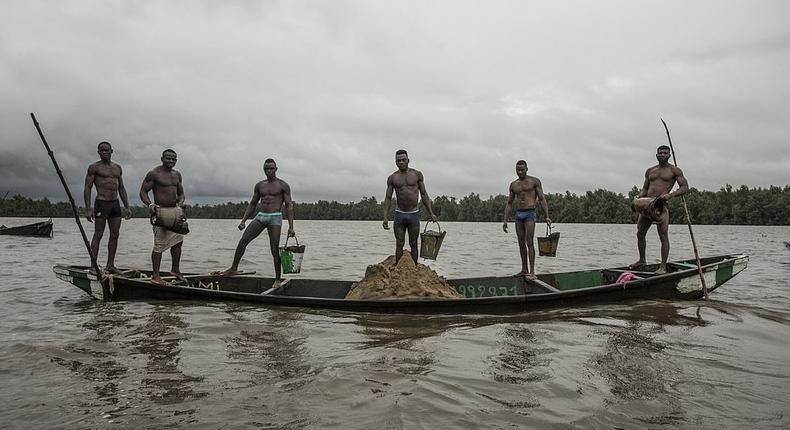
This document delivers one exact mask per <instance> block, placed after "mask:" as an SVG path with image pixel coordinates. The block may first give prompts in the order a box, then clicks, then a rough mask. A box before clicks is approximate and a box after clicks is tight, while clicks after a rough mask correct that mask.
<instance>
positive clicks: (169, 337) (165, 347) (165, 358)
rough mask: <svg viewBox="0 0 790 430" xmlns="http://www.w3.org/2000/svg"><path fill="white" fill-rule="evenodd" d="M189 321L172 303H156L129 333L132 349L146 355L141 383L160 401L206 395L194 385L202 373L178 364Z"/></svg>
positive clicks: (152, 397)
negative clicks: (191, 373)
mask: <svg viewBox="0 0 790 430" xmlns="http://www.w3.org/2000/svg"><path fill="white" fill-rule="evenodd" d="M186 327H187V325H186V323H184V321H183V320H182V319H181V317H180V316H179V315H178V314H177V313H176V312H175V309H173V308H172V307H171V306H167V305H156V306H155V307H154V309H153V310H152V311H151V312H150V313H149V314H148V316H147V317H146V318H145V321H144V323H143V324H142V325H140V326H139V327H137V328H136V329H135V330H133V331H132V332H131V333H129V334H128V337H129V339H130V343H131V345H132V346H133V351H134V352H135V353H137V354H142V355H144V356H145V358H146V363H145V367H144V376H143V378H142V379H141V381H140V382H141V383H142V384H143V386H144V388H146V392H147V397H149V398H150V399H151V400H152V401H154V402H156V403H160V404H173V403H181V402H183V401H184V400H186V399H195V398H201V397H205V396H206V393H201V392H195V391H194V390H193V387H192V385H193V384H194V383H195V382H199V381H202V380H203V378H202V377H195V376H188V375H185V374H184V373H183V372H182V371H181V370H180V368H179V361H180V359H181V357H180V353H181V348H180V344H181V342H182V341H184V340H185V339H186V336H185V335H184V331H185V329H186Z"/></svg>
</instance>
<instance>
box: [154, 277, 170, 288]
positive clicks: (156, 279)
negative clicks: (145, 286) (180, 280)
mask: <svg viewBox="0 0 790 430" xmlns="http://www.w3.org/2000/svg"><path fill="white" fill-rule="evenodd" d="M151 283H154V284H156V285H165V286H170V285H171V284H170V283H169V282H167V281H165V280H164V279H162V278H161V277H159V276H152V277H151Z"/></svg>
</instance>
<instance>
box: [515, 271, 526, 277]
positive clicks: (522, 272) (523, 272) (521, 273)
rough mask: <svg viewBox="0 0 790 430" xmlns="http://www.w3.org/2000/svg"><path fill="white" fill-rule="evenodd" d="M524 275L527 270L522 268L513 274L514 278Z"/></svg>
mask: <svg viewBox="0 0 790 430" xmlns="http://www.w3.org/2000/svg"><path fill="white" fill-rule="evenodd" d="M524 276H527V271H526V270H522V271H520V272H518V273H516V274H515V275H513V277H514V278H521V277H524Z"/></svg>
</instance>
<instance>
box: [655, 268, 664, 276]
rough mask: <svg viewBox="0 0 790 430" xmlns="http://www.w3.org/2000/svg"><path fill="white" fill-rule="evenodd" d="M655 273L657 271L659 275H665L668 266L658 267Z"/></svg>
mask: <svg viewBox="0 0 790 430" xmlns="http://www.w3.org/2000/svg"><path fill="white" fill-rule="evenodd" d="M655 273H656V274H657V275H663V274H665V273H667V268H666V266H661V267H659V268H658V270H656V271H655Z"/></svg>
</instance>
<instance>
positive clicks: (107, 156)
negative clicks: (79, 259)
mask: <svg viewBox="0 0 790 430" xmlns="http://www.w3.org/2000/svg"><path fill="white" fill-rule="evenodd" d="M98 152H99V158H100V159H99V161H97V162H95V163H93V164H91V165H90V166H88V174H87V175H85V189H84V191H83V196H84V198H85V211H86V212H87V214H86V218H87V219H88V222H94V220H95V221H96V222H95V224H94V230H93V239H92V240H91V252H93V255H94V256H95V257H96V258H97V259H98V256H99V244H100V243H101V239H102V236H103V235H104V229H105V227H106V226H107V225H109V226H110V240H108V241H107V266H105V268H104V269H105V270H106V271H107V272H109V273H120V271H119V270H118V269H117V268H116V267H115V251H116V250H117V249H118V235H119V234H120V232H121V215H123V216H124V217H125V218H126V219H129V218H131V217H132V211H131V210H130V209H129V197H128V196H127V195H126V187H124V185H123V178H122V176H123V169H121V166H120V165H118V164H116V163H113V162H112V145H110V142H100V143H99V145H98ZM94 186H95V187H96V201H95V202H94V204H93V207H91V188H93V187H94ZM119 195H120V196H121V200H122V201H123V207H124V209H123V211H121V205H120V203H118V196H119ZM91 270H93V268H91Z"/></svg>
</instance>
